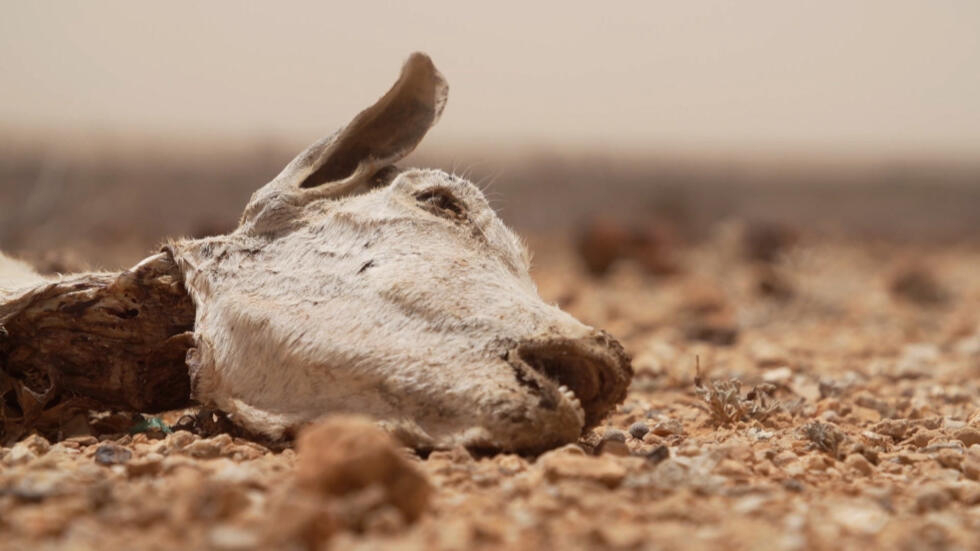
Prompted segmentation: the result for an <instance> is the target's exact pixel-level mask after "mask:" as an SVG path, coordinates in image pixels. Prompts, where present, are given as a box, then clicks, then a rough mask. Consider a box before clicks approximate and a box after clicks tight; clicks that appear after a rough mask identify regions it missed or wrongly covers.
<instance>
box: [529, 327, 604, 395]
mask: <svg viewBox="0 0 980 551" xmlns="http://www.w3.org/2000/svg"><path fill="white" fill-rule="evenodd" d="M519 355H520V357H521V360H523V361H524V362H525V363H526V364H527V365H529V366H531V368H533V369H534V370H535V371H537V372H538V373H541V374H542V375H544V376H545V377H547V378H549V379H551V380H552V381H556V382H557V383H558V384H562V385H565V386H567V387H568V388H569V389H571V391H572V392H574V393H575V397H576V398H578V399H579V401H580V402H582V406H583V407H587V406H588V404H589V403H591V402H592V401H593V400H595V398H596V397H597V396H598V395H599V392H600V390H601V389H602V381H601V379H600V378H601V370H599V369H597V368H596V367H595V366H593V365H592V362H590V361H589V360H588V359H586V358H583V357H580V356H577V355H575V353H574V351H573V350H571V348H570V347H569V346H566V345H564V344H563V343H561V342H557V343H549V344H547V345H543V346H534V345H531V346H525V347H522V348H521V350H520V352H519Z"/></svg>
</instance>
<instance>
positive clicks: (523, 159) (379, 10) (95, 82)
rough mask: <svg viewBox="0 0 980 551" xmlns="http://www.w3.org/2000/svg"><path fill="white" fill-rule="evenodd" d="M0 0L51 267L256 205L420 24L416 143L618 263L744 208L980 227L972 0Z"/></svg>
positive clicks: (859, 232)
mask: <svg viewBox="0 0 980 551" xmlns="http://www.w3.org/2000/svg"><path fill="white" fill-rule="evenodd" d="M0 10H2V16H0V72H2V75H3V85H2V86H0V137H2V138H0V249H3V250H5V251H7V252H12V253H14V254H17V255H20V256H24V257H27V258H29V259H30V260H32V261H34V262H36V263H39V264H40V265H41V267H42V268H43V269H47V270H64V269H71V268H77V267H83V266H84V267H107V268H108V267H119V266H122V265H126V264H131V263H132V262H135V261H136V260H138V259H139V258H141V257H142V255H144V254H145V253H146V252H147V251H149V250H152V249H153V248H154V247H155V246H156V245H157V244H158V243H160V242H161V241H162V240H163V239H165V238H166V237H168V236H178V235H207V234H212V233H216V232H223V231H226V230H229V229H231V228H233V227H234V225H235V223H236V221H237V218H238V216H239V215H240V213H241V210H242V207H243V206H244V204H245V202H246V201H247V199H248V197H249V195H250V194H251V192H252V191H254V190H255V189H256V188H258V187H259V186H261V185H262V184H263V183H265V182H266V181H268V180H270V179H271V178H272V177H273V176H274V175H275V174H276V173H278V171H279V170H280V169H281V168H282V167H283V166H284V165H285V164H286V163H287V162H288V161H289V160H290V159H291V158H292V157H293V155H295V154H296V153H297V152H299V151H300V150H301V149H302V148H303V147H305V146H306V145H307V144H308V143H310V142H312V141H314V140H316V139H318V138H319V137H321V136H323V135H325V134H328V133H330V132H333V131H334V130H335V129H337V128H338V127H340V126H341V125H343V124H344V123H345V122H346V121H348V120H349V119H350V118H351V117H352V116H353V115H354V114H355V113H357V112H358V111H359V110H360V109H362V108H363V107H366V106H367V105H369V104H370V103H372V102H373V101H374V100H375V99H376V98H377V97H378V96H380V95H381V94H382V93H383V92H384V91H385V90H386V89H387V88H388V86H390V84H391V83H392V82H393V81H394V79H395V77H396V76H397V72H398V70H399V67H400V65H401V63H402V61H403V60H404V59H405V58H406V56H407V55H408V54H409V53H410V52H411V51H414V50H422V51H425V52H428V53H429V54H430V55H431V56H432V57H433V59H434V61H435V62H436V65H437V66H438V67H439V68H440V70H441V71H442V72H443V74H444V75H445V76H446V78H447V79H448V81H449V83H450V99H449V104H448V107H447V109H446V111H445V113H444V114H443V117H442V120H441V122H440V124H439V125H438V126H437V127H435V128H434V129H433V130H432V132H430V134H429V136H428V138H427V140H426V141H425V142H424V144H423V146H422V147H420V148H419V150H418V151H417V152H416V153H415V154H413V156H412V157H411V158H409V159H408V160H407V163H405V164H409V165H422V166H437V167H443V168H446V169H448V170H453V171H455V172H457V173H461V174H465V175H467V176H468V177H469V178H470V179H471V180H472V181H474V182H476V183H478V184H479V185H480V186H481V187H483V188H485V189H486V191H487V194H488V196H489V197H490V199H491V202H492V204H493V205H494V206H495V207H496V208H497V209H498V210H499V212H500V214H501V216H502V217H503V218H504V219H505V221H507V222H508V223H510V224H512V225H514V226H515V227H517V229H518V230H520V231H522V232H524V233H525V234H528V235H531V236H535V238H536V239H543V240H544V239H546V238H556V239H566V240H568V239H577V240H578V243H579V247H580V249H581V250H582V251H584V252H583V253H582V254H583V257H584V258H585V260H586V263H587V264H590V265H594V266H593V267H594V268H595V269H596V270H599V271H601V270H602V269H603V268H602V264H603V263H604V262H605V261H604V260H603V259H602V258H599V259H598V260H596V259H595V258H592V259H590V258H589V255H590V254H592V256H593V257H594V256H596V254H598V256H602V254H603V251H605V253H608V254H607V256H609V254H613V255H615V254H614V252H613V253H609V251H610V250H612V249H615V248H616V246H615V245H608V243H607V241H608V240H612V241H616V240H617V239H618V240H620V241H622V240H623V239H625V240H633V241H641V242H658V243H659V242H663V241H670V240H671V239H677V240H690V241H696V240H698V239H701V238H703V237H704V236H705V235H707V234H709V233H711V232H713V231H714V228H716V227H718V224H719V223H721V222H723V221H731V220H738V221H741V223H744V224H748V226H749V227H751V228H761V229H759V230H758V231H756V233H755V234H753V235H756V234H757V236H762V238H767V239H770V240H773V239H775V240H777V241H778V240H779V239H784V238H785V237H780V236H785V235H788V234H790V233H794V234H798V233H820V234H823V235H835V236H844V237H853V236H861V237H867V238H870V239H876V240H886V241H887V240H891V241H897V242H923V243H932V242H937V241H941V242H951V241H955V242H972V241H973V240H975V239H976V238H977V237H980V40H978V34H977V22H978V21H980V4H978V3H976V2H973V1H969V0H964V1H944V2H930V3H923V2H917V1H897V0H891V1H867V2H862V3H859V4H857V3H852V2H821V3H802V2H784V1H778V0H763V1H751V2H739V3H731V2H720V1H719V2H713V1H704V2H697V3H680V2H660V1H646V2H622V3H615V4H614V5H610V6H604V7H602V8H601V9H600V8H599V7H598V6H597V5H596V4H595V3H577V2H562V3H528V2H510V1H499V2H493V3H489V4H486V5H481V6H472V5H463V4H461V3H458V2H451V1H448V0H446V1H442V0H440V1H428V2H413V3H411V4H405V3H395V2H357V3H346V4H344V5H342V6H340V5H334V4H333V3H324V2H313V1H309V2H297V1H287V2H276V3H258V2H238V1H230V0H229V1H224V0H222V1H212V2H207V3H199V2H190V1H182V0H177V1H172V2H167V3H165V4H159V5H152V6H151V5H147V4H141V3H132V2H126V1H99V2H47V1H35V2H30V3H27V2H12V1H5V2H3V3H2V7H0ZM637 228H639V229H637ZM753 231H755V230H753ZM623 236H632V237H623ZM603 240H606V241H603ZM603 243H607V244H606V245H604V244H603ZM763 245H764V244H763ZM590 247H591V248H592V249H596V248H598V249H599V253H596V252H595V250H592V252H591V253H590V252H589V251H590Z"/></svg>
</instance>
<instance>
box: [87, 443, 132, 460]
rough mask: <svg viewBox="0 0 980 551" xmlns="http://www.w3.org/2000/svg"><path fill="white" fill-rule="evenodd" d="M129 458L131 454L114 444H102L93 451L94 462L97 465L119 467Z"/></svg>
mask: <svg viewBox="0 0 980 551" xmlns="http://www.w3.org/2000/svg"><path fill="white" fill-rule="evenodd" d="M131 457H133V452H131V451H129V450H127V449H126V448H123V447H122V446H116V445H115V444H102V445H101V446H99V447H98V448H96V450H95V462H96V463H98V464H99V465H119V464H121V463H125V462H127V461H129V459H130V458H131Z"/></svg>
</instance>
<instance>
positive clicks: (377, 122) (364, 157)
mask: <svg viewBox="0 0 980 551" xmlns="http://www.w3.org/2000/svg"><path fill="white" fill-rule="evenodd" d="M448 91H449V86H448V84H446V81H445V79H443V77H442V75H441V74H439V71H438V70H437V69H436V68H435V65H433V64H432V60H431V59H429V56H427V55H425V54H422V53H418V52H416V53H414V54H412V55H411V57H409V58H408V61H406V62H405V65H404V66H403V67H402V72H401V76H399V78H398V81H397V82H395V84H394V86H392V87H391V89H390V90H388V93H386V94H385V95H384V96H382V97H381V99H379V100H378V101H377V102H376V103H375V104H374V105H372V106H371V107H368V108H367V109H365V110H364V111H361V112H360V113H359V114H358V115H357V116H356V117H354V120H352V121H351V122H350V123H349V124H348V125H347V126H346V127H344V128H343V129H341V130H340V131H339V132H337V133H336V134H334V135H333V136H331V137H329V138H326V139H324V140H321V141H320V142H317V143H316V144H314V145H312V146H310V147H309V148H308V149H307V150H306V151H304V152H303V153H301V154H300V155H299V156H298V157H296V159H295V160H293V162H292V163H290V164H289V166H287V167H286V170H284V171H283V173H282V174H281V175H280V176H279V178H277V180H286V181H288V182H289V184H291V185H292V186H295V187H298V188H315V187H319V186H324V185H330V184H341V183H344V184H354V185H356V183H357V182H360V181H368V180H370V179H371V178H373V177H374V176H375V173H377V172H378V171H381V170H382V169H384V168H385V167H387V166H388V165H391V164H392V163H394V162H396V161H398V160H399V159H401V158H403V157H405V156H406V155H408V154H409V153H411V152H412V150H413V149H415V147H416V146H417V145H418V144H419V142H421V141H422V138H423V137H424V136H425V133H426V132H428V130H429V128H431V127H432V126H433V125H434V124H435V123H436V122H437V121H438V120H439V115H441V114H442V109H443V107H445V105H446V97H447V94H448ZM355 176H356V178H355ZM352 179H353V180H357V182H351V180H352ZM336 187H337V188H338V189H337V192H338V194H339V193H343V192H344V191H345V190H347V189H349V188H350V187H352V186H351V185H337V186H336ZM323 191H324V192H328V193H329V190H327V189H324V190H323Z"/></svg>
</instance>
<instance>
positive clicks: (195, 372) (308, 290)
mask: <svg viewBox="0 0 980 551" xmlns="http://www.w3.org/2000/svg"><path fill="white" fill-rule="evenodd" d="M447 90H448V87H447V85H446V83H445V81H444V80H443V78H442V76H441V75H440V74H439V72H438V71H437V70H436V68H435V67H434V66H433V64H432V62H431V61H430V59H429V58H428V57H427V56H425V55H423V54H414V55H412V56H411V57H410V58H409V60H408V61H407V62H406V64H405V66H404V68H403V70H402V74H401V76H400V78H399V79H398V81H397V82H396V83H395V85H394V86H393V88H392V89H391V90H390V91H389V92H388V93H387V94H385V95H384V96H383V97H382V98H381V99H380V100H379V101H378V102H377V103H376V104H375V105H373V106H372V107H370V108H368V109H367V110H365V111H363V112H362V113H360V114H359V115H358V116H357V117H356V118H355V119H354V120H353V121H352V122H351V123H350V124H349V125H347V126H346V127H345V128H343V129H342V130H340V131H339V132H337V133H336V134H334V135H333V136H330V137H328V138H326V139H324V140H321V141H319V142H317V143H315V144H314V145H312V146H311V147H309V148H308V149H307V150H306V151H304V152H303V153H301V154H300V155H299V156H298V157H297V158H296V159H295V160H293V161H292V162H291V163H290V164H289V165H288V166H287V167H286V168H285V169H284V170H283V172H282V173H281V174H279V175H278V176H277V177H276V178H275V179H274V180H273V181H272V182H271V183H269V184H267V185H266V186H264V187H263V188H261V189H259V190H258V191H257V192H256V193H255V194H254V195H253V196H252V199H251V201H250V202H249V204H248V205H247V206H246V208H245V213H244V215H243V217H242V219H241V222H240V225H239V227H238V228H237V229H236V230H235V231H234V232H232V233H230V234H228V235H223V236H218V237H210V238H205V239H195V240H177V241H173V242H170V243H168V244H167V245H166V247H165V249H164V250H165V253H167V254H168V255H169V256H170V257H172V259H173V261H174V262H175V263H176V266H177V268H178V271H179V273H180V274H181V276H182V278H183V285H184V287H185V288H186V291H187V293H188V294H189V296H190V298H191V300H192V301H193V305H194V312H195V314H194V324H193V344H192V345H191V348H189V350H188V352H187V357H186V362H187V366H188V368H189V373H190V382H191V389H192V394H193V397H194V398H195V399H196V400H198V401H199V402H202V403H204V404H207V405H211V406H214V407H217V408H218V409H220V410H222V411H224V412H226V413H228V414H230V416H231V418H232V419H233V420H235V422H237V423H239V424H241V425H242V426H244V427H245V428H247V429H249V430H251V431H254V432H258V433H261V434H264V435H267V436H270V437H273V438H275V437H280V436H283V435H284V434H289V433H291V432H292V430H293V429H295V428H296V427H298V426H299V425H301V424H303V423H306V422H308V421H311V420H313V419H315V418H317V417H320V416H322V415H325V414H327V413H333V412H353V413H363V414H368V415H371V416H373V417H375V418H377V419H378V420H379V422H380V423H382V424H383V425H384V426H386V427H387V428H388V429H390V430H391V431H393V432H394V433H396V434H398V435H399V436H400V437H401V438H402V439H403V440H404V441H406V442H407V443H409V444H411V445H414V446H416V447H420V448H433V447H438V448H444V447H450V446H454V445H465V446H470V447H480V448H493V449H503V450H538V449H544V448H548V447H552V446H555V445H559V444H562V443H566V442H570V441H574V440H576V439H577V438H578V437H579V436H580V435H581V434H582V431H583V429H584V428H586V427H589V426H592V425H595V424H596V423H597V422H598V421H599V420H601V419H602V418H603V416H605V415H606V414H607V413H608V412H609V411H610V409H611V408H613V407H614V406H615V405H616V404H617V403H619V402H620V401H622V399H623V398H624V397H625V394H626V388H627V386H628V384H629V382H630V379H631V376H632V368H631V366H630V363H629V359H628V357H627V356H626V354H625V353H624V352H623V349H622V347H621V346H620V345H619V344H618V343H617V342H616V341H615V340H613V339H612V338H611V337H610V336H609V335H607V334H606V333H604V332H602V331H598V330H595V329H593V328H591V327H588V326H586V325H584V324H582V323H581V322H579V321H578V320H576V319H575V318H573V317H572V316H570V315H568V314H567V313H565V312H563V311H562V310H560V309H559V308H557V307H556V306H553V305H550V304H547V303H545V302H544V301H543V300H542V299H541V298H540V297H539V296H538V293H537V290H536V288H535V285H534V282H533V281H532V279H531V277H530V274H529V269H530V266H529V255H528V252H527V249H526V248H525V246H524V245H523V244H522V243H521V241H520V239H519V238H518V237H517V236H516V235H514V233H512V232H511V231H510V230H509V229H508V228H507V227H506V226H505V225H504V224H503V223H502V222H501V221H500V219H499V218H498V217H497V216H496V215H495V214H494V212H493V210H492V209H491V208H490V206H489V205H488V204H487V201H486V199H485V198H484V197H483V194H482V193H481V192H480V190H479V189H478V188H476V187H475V186H474V185H473V184H471V183H469V182H467V181H465V180H463V179H461V178H459V177H456V176H454V175H450V174H446V173H445V172H442V171H439V170H421V169H409V170H404V171H400V170H398V169H396V168H395V167H394V166H393V163H395V162H396V161H398V160H399V159H401V158H402V157H404V156H405V155H407V154H408V153H409V152H411V151H412V150H413V149H414V148H415V146H416V145H417V144H418V143H419V141H420V140H421V139H422V137H423V136H424V135H425V133H426V132H427V131H428V129H429V128H430V127H431V126H432V125H433V124H434V123H435V122H436V121H437V120H438V118H439V116H440V114H441V112H442V110H443V107H444V105H445V101H446V95H447ZM0 323H3V319H2V316H0Z"/></svg>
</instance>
